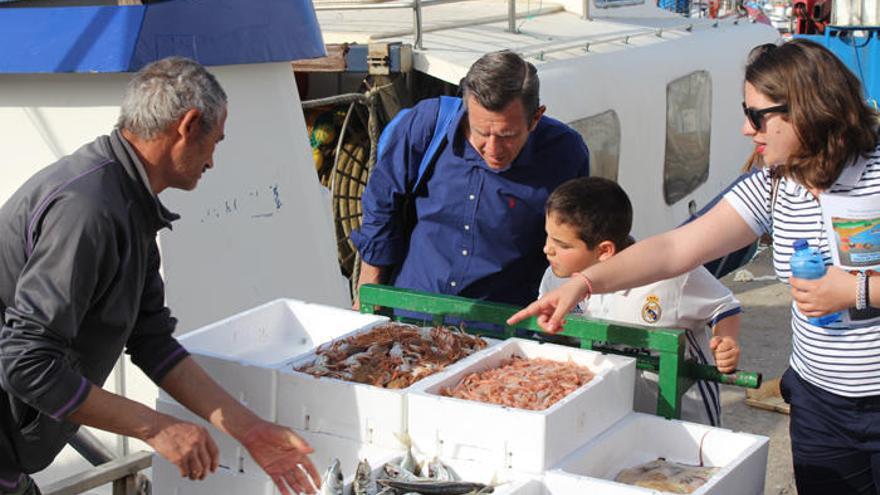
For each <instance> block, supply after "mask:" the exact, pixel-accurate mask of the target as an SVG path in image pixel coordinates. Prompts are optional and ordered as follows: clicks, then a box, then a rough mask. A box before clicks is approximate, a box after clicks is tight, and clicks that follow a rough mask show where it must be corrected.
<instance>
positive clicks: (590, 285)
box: [574, 271, 593, 297]
mask: <svg viewBox="0 0 880 495" xmlns="http://www.w3.org/2000/svg"><path fill="white" fill-rule="evenodd" d="M574 274H575V275H579V276H580V277H581V278H582V279H583V280H584V282H585V283H586V284H587V296H586V297H590V296H592V295H593V282H591V281H590V278H589V277H587V276H586V275H584V274H583V272H578V271H576V272H574Z"/></svg>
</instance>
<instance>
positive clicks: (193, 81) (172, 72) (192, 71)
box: [116, 57, 226, 139]
mask: <svg viewBox="0 0 880 495" xmlns="http://www.w3.org/2000/svg"><path fill="white" fill-rule="evenodd" d="M225 108H226V93H225V92H224V91H223V88H222V87H220V83H219V82H217V79H216V78H215V77H214V76H213V75H212V74H211V73H210V72H208V70H207V69H205V68H204V67H203V66H202V65H201V64H199V63H198V62H196V61H194V60H190V59H188V58H184V57H168V58H163V59H162V60H157V61H155V62H152V63H150V64H148V65H146V66H144V67H143V68H142V69H141V70H139V71H138V72H137V74H135V75H134V77H133V78H132V80H131V81H129V83H128V86H127V87H126V88H125V96H124V97H123V99H122V110H121V111H120V114H119V121H118V122H117V123H116V125H117V127H119V128H120V129H126V130H128V131H130V132H132V133H134V134H135V135H137V136H139V137H141V138H143V139H153V138H155V137H156V136H157V135H159V134H161V133H162V132H163V131H165V129H167V128H168V126H169V125H171V124H173V123H174V122H177V120H178V119H180V118H181V117H182V116H183V115H184V114H185V113H186V112H188V111H189V110H191V109H196V110H198V111H199V115H200V118H199V125H200V129H201V132H203V133H207V132H210V131H211V130H213V129H214V127H215V126H216V125H218V124H219V123H220V115H221V114H222V113H223V110H224V109H225Z"/></svg>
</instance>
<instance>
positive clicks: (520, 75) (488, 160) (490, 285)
mask: <svg viewBox="0 0 880 495" xmlns="http://www.w3.org/2000/svg"><path fill="white" fill-rule="evenodd" d="M462 89H463V95H464V96H463V100H464V101H463V103H464V105H462V108H461V109H460V110H459V112H458V114H457V115H456V116H455V117H454V118H453V119H452V124H451V125H450V126H449V127H448V128H447V129H445V130H443V131H442V132H446V144H445V146H442V147H441V149H440V150H439V151H438V152H437V153H436V158H435V161H434V163H433V167H430V168H429V171H428V173H427V175H426V177H425V178H424V179H422V180H421V181H419V187H418V188H416V187H415V184H416V182H417V177H418V175H419V174H418V169H419V163H420V162H421V160H422V157H423V156H424V155H425V152H426V149H427V148H428V145H429V143H430V142H431V139H432V137H433V134H434V128H435V124H436V122H437V118H438V109H439V99H436V98H435V99H429V100H424V101H422V102H420V103H418V104H417V105H416V106H415V107H414V108H413V109H412V111H410V112H408V113H407V114H406V115H404V116H403V117H402V118H401V119H400V120H399V121H398V122H397V123H396V125H395V126H394V127H393V128H391V129H389V130H388V131H387V132H389V134H388V135H384V136H383V141H384V142H385V143H386V144H385V146H384V147H383V148H382V149H381V150H380V155H379V157H378V160H377V162H376V166H375V168H374V169H373V171H372V173H371V176H370V181H369V183H368V184H367V189H366V190H365V191H364V194H363V197H362V202H363V222H362V226H361V228H360V229H359V230H356V231H354V232H352V234H351V239H352V241H353V242H354V244H355V246H357V249H358V251H359V252H360V254H361V258H362V260H363V261H362V264H361V275H360V278H359V279H358V288H360V286H361V285H362V284H364V283H388V284H392V285H394V286H396V287H402V288H409V289H416V290H421V291H426V292H435V293H441V294H454V295H460V296H464V297H471V298H476V299H487V300H491V301H497V302H503V303H509V304H514V305H519V306H522V305H526V304H528V303H529V302H531V301H533V300H534V299H535V296H536V295H537V292H538V285H539V283H540V281H541V276H542V275H543V272H544V269H545V268H546V267H547V262H546V259H545V257H544V254H543V252H542V247H543V245H544V203H545V201H546V200H547V197H548V196H549V195H550V193H551V192H552V191H553V189H555V188H556V186H558V185H559V184H562V183H563V182H565V181H567V180H569V179H572V178H575V177H581V176H586V175H588V173H589V152H588V151H587V147H586V145H585V144H584V141H583V138H582V137H581V136H580V135H579V134H578V133H577V131H575V130H573V129H571V128H570V127H568V126H566V125H565V124H563V123H561V122H559V121H557V120H554V119H551V118H549V117H546V116H544V110H545V107H544V106H542V105H540V104H539V100H538V93H539V82H538V77H537V71H536V69H535V67H534V65H532V64H530V63H528V62H526V61H525V60H523V59H522V58H521V57H520V56H519V55H517V54H516V53H513V52H510V51H501V52H493V53H489V54H487V55H484V56H483V57H482V58H480V59H479V60H477V61H476V62H475V63H474V65H473V66H471V68H470V70H469V71H468V73H467V76H465V78H464V80H463V82H462ZM414 188H415V189H416V190H415V192H414V193H413V194H412V196H411V197H410V200H409V201H407V200H406V198H407V196H409V195H410V191H413V189H414ZM410 205H411V206H410ZM412 206H414V208H412ZM410 208H412V209H413V210H414V215H413V216H414V227H413V226H411V224H410V223H409V222H406V221H404V217H405V216H406V215H410V214H412V212H410V213H405V210H408V209H410ZM410 222H412V220H410ZM357 304H358V300H357V295H356V296H355V307H357Z"/></svg>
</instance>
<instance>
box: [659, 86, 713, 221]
mask: <svg viewBox="0 0 880 495" xmlns="http://www.w3.org/2000/svg"><path fill="white" fill-rule="evenodd" d="M711 131H712V78H711V77H710V76H709V73H708V72H706V71H702V70H701V71H696V72H692V73H690V74H688V75H686V76H684V77H682V78H679V79H676V80H674V81H672V82H671V83H669V85H668V86H667V87H666V158H665V163H664V167H663V195H664V197H665V199H666V204H669V205H671V204H674V203H676V202H677V201H679V200H681V199H682V198H684V197H685V196H687V195H688V194H690V193H691V192H693V191H694V190H695V189H696V188H697V187H698V186H699V185H700V184H702V183H704V182H706V179H707V178H708V177H709V136H710V135H711Z"/></svg>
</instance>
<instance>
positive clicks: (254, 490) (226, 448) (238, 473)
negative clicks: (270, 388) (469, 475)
mask: <svg viewBox="0 0 880 495" xmlns="http://www.w3.org/2000/svg"><path fill="white" fill-rule="evenodd" d="M156 410H157V411H159V412H162V413H165V414H169V415H171V416H174V417H176V418H179V419H182V420H184V421H190V422H192V423H195V424H198V425H200V426H203V427H205V428H206V429H207V430H208V432H209V433H210V435H211V438H213V439H214V441H215V442H216V443H217V447H218V448H219V450H220V468H219V469H218V470H217V472H216V473H213V474H212V475H210V476H208V477H206V478H205V480H202V481H191V480H189V479H186V478H181V477H180V474H179V472H178V471H177V468H176V467H175V466H173V465H171V464H170V463H168V462H167V461H164V459H162V458H161V457H160V456H158V455H154V456H153V459H154V462H153V465H154V466H157V465H161V464H163V463H164V464H165V465H164V466H162V471H161V473H160V474H159V476H158V477H157V476H156V475H155V474H154V479H153V485H154V493H162V494H165V493H169V494H171V493H177V492H175V491H174V490H179V493H180V495H184V494H202V493H206V494H207V493H211V494H214V493H223V494H230V495H234V494H241V495H251V494H262V493H266V494H272V493H278V492H277V490H275V488H274V485H273V483H272V480H271V479H270V478H269V477H268V476H267V475H266V474H265V473H264V472H263V470H262V469H260V467H259V465H257V463H256V462H255V461H254V460H253V458H251V456H250V455H249V454H248V452H247V450H246V449H245V448H244V447H242V446H241V444H239V443H238V442H236V441H235V440H233V439H232V437H230V436H229V435H226V434H225V433H223V432H221V431H219V430H217V429H216V428H214V427H213V426H212V425H211V424H210V423H208V422H206V421H204V420H203V419H201V418H199V417H198V416H196V415H195V414H193V413H192V412H190V411H188V410H187V409H185V408H184V407H182V406H181V405H179V404H177V403H174V402H168V401H163V400H161V399H160V400H158V401H157V403H156ZM296 433H297V435H299V436H300V437H302V438H303V440H305V441H306V442H308V444H309V445H310V446H311V447H312V448H313V449H314V450H315V451H314V452H313V453H312V454H310V455H309V459H311V461H312V463H313V464H314V465H315V467H316V468H317V469H318V471H319V472H320V473H321V474H323V473H324V471H325V470H326V469H327V468H328V467H329V466H330V464H331V463H332V462H333V459H339V461H340V467H341V468H342V473H343V476H344V478H345V480H346V482H347V483H350V482H351V480H352V479H353V478H354V473H355V469H356V468H357V464H358V462H359V461H360V459H367V460H368V461H369V462H370V464H371V465H372V466H382V465H384V464H385V463H386V462H389V461H390V460H392V459H394V458H398V457H400V456H401V455H402V453H403V452H402V451H400V450H389V449H382V448H379V447H376V446H375V445H366V444H361V443H358V442H355V441H353V440H350V439H347V438H341V437H336V436H333V435H325V434H320V433H314V432H308V431H296ZM157 460H161V462H158V463H157ZM215 476H216V477H218V479H221V480H226V481H225V483H228V487H227V485H224V484H220V485H216V484H215V483H213V482H211V481H212V480H213V479H214V477H215ZM206 482H209V483H206ZM206 487H209V488H206ZM216 487H221V488H220V489H216V490H215V491H210V490H211V489H215V488H216ZM265 487H268V488H265ZM236 490H238V491H236ZM264 490H268V491H264Z"/></svg>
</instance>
